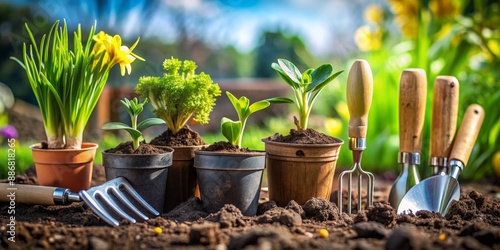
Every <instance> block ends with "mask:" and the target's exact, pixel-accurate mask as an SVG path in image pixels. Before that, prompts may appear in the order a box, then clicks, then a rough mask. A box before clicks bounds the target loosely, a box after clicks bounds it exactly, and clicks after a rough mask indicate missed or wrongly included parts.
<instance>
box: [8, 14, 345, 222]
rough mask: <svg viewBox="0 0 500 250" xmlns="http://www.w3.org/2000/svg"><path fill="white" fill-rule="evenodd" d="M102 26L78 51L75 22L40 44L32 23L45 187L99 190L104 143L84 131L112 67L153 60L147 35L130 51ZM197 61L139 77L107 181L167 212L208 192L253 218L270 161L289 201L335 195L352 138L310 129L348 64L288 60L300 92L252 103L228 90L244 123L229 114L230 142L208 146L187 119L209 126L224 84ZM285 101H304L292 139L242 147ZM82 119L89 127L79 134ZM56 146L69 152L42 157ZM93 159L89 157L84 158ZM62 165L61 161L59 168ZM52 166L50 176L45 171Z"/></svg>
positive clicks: (213, 205)
mask: <svg viewBox="0 0 500 250" xmlns="http://www.w3.org/2000/svg"><path fill="white" fill-rule="evenodd" d="M26 27H27V26H26ZM94 28H95V26H93V27H92V29H91V31H90V33H89V37H88V39H87V41H86V43H85V44H84V43H82V35H81V30H80V28H78V30H77V31H76V32H75V33H74V47H73V50H72V51H71V50H70V49H69V46H68V31H67V27H66V23H64V25H63V27H59V23H58V22H56V23H55V24H54V26H53V27H52V29H51V31H50V32H49V34H48V36H47V37H45V36H44V37H43V38H42V40H41V41H40V45H39V46H38V45H37V43H36V41H35V39H34V37H33V36H32V35H31V32H30V31H29V27H27V29H28V32H29V34H30V38H31V43H32V44H31V45H30V47H29V51H28V50H27V48H26V45H25V46H24V53H23V60H22V61H21V60H17V59H16V60H17V61H18V62H19V64H21V66H23V68H24V69H25V71H26V74H27V76H28V80H29V81H30V84H31V87H32V88H33V91H34V92H35V96H36V98H37V101H38V103H39V106H40V109H41V111H42V115H43V120H44V125H45V129H46V133H47V137H48V138H47V143H46V144H44V143H42V145H40V144H38V145H33V146H32V147H31V148H32V150H33V157H34V162H35V164H36V171H37V176H38V179H39V183H40V185H53V186H61V187H68V188H70V189H72V190H73V191H79V190H82V189H87V188H89V187H90V179H91V173H92V161H93V157H94V155H95V150H96V148H97V145H96V144H90V143H82V142H81V139H82V132H83V128H85V125H86V123H87V121H88V118H89V116H90V113H91V112H92V110H93V108H94V107H95V104H96V103H97V100H98V99H99V96H100V93H101V91H102V88H103V86H104V84H105V82H106V80H107V76H108V74H109V70H110V69H111V68H112V67H113V66H114V65H116V64H119V65H120V68H121V73H122V75H124V74H125V72H126V71H128V72H129V73H130V71H131V66H130V64H131V63H132V62H133V61H134V60H135V59H140V60H144V59H142V58H140V57H139V56H137V55H135V54H133V53H132V50H133V49H134V47H135V46H136V45H137V43H138V41H139V39H138V40H137V42H136V43H135V44H134V45H133V46H132V47H131V48H130V49H129V48H128V47H125V46H122V45H121V39H120V37H119V36H118V35H115V36H113V37H112V36H109V35H107V34H105V33H104V32H100V33H98V34H97V35H96V34H94ZM92 44H94V45H93V47H92ZM196 67H197V66H196V63H195V62H193V61H190V60H185V61H183V62H181V61H180V60H178V59H175V58H171V59H166V60H165V62H164V63H163V68H164V69H165V71H166V73H164V74H163V76H161V77H156V76H145V77H141V78H140V79H139V83H138V84H137V86H136V93H137V94H138V95H139V96H140V98H141V99H142V100H143V101H142V102H140V101H139V100H138V99H137V98H134V99H133V100H128V99H124V100H121V101H122V104H123V106H124V107H125V109H126V110H127V112H128V113H129V115H130V118H131V124H130V125H128V124H125V123H118V122H112V123H108V124H105V125H104V126H103V129H105V130H116V129H123V130H126V131H127V132H128V133H129V134H130V136H131V138H132V140H131V141H128V142H124V143H122V144H120V145H118V146H117V147H116V148H114V149H107V150H104V151H103V152H102V154H103V165H104V167H105V170H106V178H107V179H112V178H115V177H117V176H124V177H126V178H127V179H129V181H130V182H131V184H132V186H134V188H135V189H137V191H138V192H139V194H141V196H143V197H144V198H145V199H146V200H147V201H148V202H149V203H150V204H151V205H152V206H153V207H155V208H157V209H158V210H160V211H165V212H166V211H169V210H171V209H173V208H174V207H175V206H176V205H178V204H179V203H181V202H183V201H185V200H187V199H188V198H189V197H191V196H194V195H195V196H199V197H201V201H202V204H203V207H204V209H205V210H207V212H215V211H217V210H219V209H220V208H221V207H222V206H223V205H224V204H228V203H231V204H234V205H236V206H237V207H238V208H240V210H241V211H242V212H243V214H245V215H253V214H255V213H256V210H257V204H258V199H259V194H260V186H261V181H262V173H263V170H264V168H265V167H267V171H268V184H269V196H270V197H269V198H270V199H271V200H274V201H276V203H277V204H278V205H280V206H285V205H287V203H288V202H289V201H291V200H295V201H297V202H298V203H299V204H303V203H305V202H306V201H307V200H308V199H310V198H311V197H323V198H326V199H329V198H330V192H331V187H332V181H333V175H334V172H335V164H336V160H337V156H338V152H339V150H340V147H341V145H342V144H343V141H342V140H340V139H338V138H334V137H331V136H328V135H325V134H322V133H320V132H317V131H315V130H313V129H310V128H308V127H307V124H308V119H309V114H310V112H311V109H312V106H313V104H314V101H315V100H316V98H317V97H318V95H319V93H320V92H321V90H322V89H323V88H324V87H325V86H326V85H327V84H328V83H330V82H332V80H333V79H335V78H336V77H337V76H338V75H339V74H341V73H342V71H339V72H334V70H333V67H332V65H330V64H324V65H321V66H320V67H318V68H316V69H308V70H306V71H304V72H300V71H299V69H297V67H296V66H295V65H294V64H293V63H292V62H289V61H287V60H285V59H278V61H277V63H273V64H272V68H273V69H275V70H276V72H277V74H278V75H279V76H280V77H281V78H283V80H284V82H285V83H287V84H288V85H289V86H290V87H291V88H292V90H293V93H294V98H293V99H290V98H287V97H275V98H270V99H267V100H261V101H257V102H254V103H252V104H251V103H250V100H249V99H248V98H246V97H244V96H242V97H240V98H237V97H235V96H234V95H233V94H231V93H230V92H226V95H227V97H228V98H229V100H230V102H231V103H232V105H233V107H234V109H235V111H236V113H237V115H238V120H237V121H233V120H231V119H229V118H226V117H224V118H222V120H221V124H220V128H221V133H222V134H223V135H224V137H225V138H226V139H227V141H221V142H216V143H213V144H211V145H207V144H206V143H205V142H204V141H203V139H202V138H201V136H200V135H199V134H198V133H197V132H195V131H193V130H191V129H190V128H189V126H188V125H187V123H188V122H189V121H190V120H191V119H193V120H194V121H196V122H198V123H200V124H206V123H208V122H209V114H210V112H211V111H212V108H213V106H214V105H215V100H216V99H215V98H216V97H217V96H220V94H221V90H220V88H219V86H218V84H216V83H214V82H213V81H212V79H211V78H210V76H209V75H208V74H205V73H200V74H197V73H196V72H195V70H196ZM147 102H150V103H151V105H152V106H153V109H154V113H155V115H156V116H157V118H149V119H146V120H143V121H141V122H139V121H138V117H139V114H140V113H141V112H142V111H143V109H144V105H145V104H146V103H147ZM275 103H289V104H294V106H295V107H296V108H297V112H298V116H299V117H298V118H296V117H294V124H295V126H296V129H291V130H290V134H289V135H286V136H283V135H279V134H277V135H273V136H270V137H267V138H264V139H262V141H263V142H264V143H265V151H255V150H251V149H247V148H242V145H241V139H242V137H243V132H244V129H245V125H246V121H247V119H248V117H249V116H250V115H251V114H253V113H255V112H258V111H260V110H262V109H265V108H267V107H268V106H270V105H271V104H275ZM160 124H166V125H167V130H166V131H165V132H164V133H163V134H161V135H159V136H157V137H156V138H154V139H153V140H151V142H150V143H146V142H145V141H144V140H143V138H142V131H143V130H144V129H146V128H148V127H150V126H153V125H160ZM75 126H76V127H77V128H78V129H80V130H77V131H76V132H75ZM44 145H45V146H44ZM80 145H81V146H80ZM54 152H57V153H69V156H60V155H52V156H49V157H48V158H46V159H44V160H40V159H39V157H41V156H42V155H45V154H52V153H54ZM83 156H85V159H78V158H82V157H83ZM76 159H77V160H78V161H77V162H74V161H73V160H76ZM53 163H58V164H59V165H58V166H56V167H54V166H49V164H53ZM56 169H57V170H56ZM68 169H69V170H68ZM46 170H48V173H47V174H44V171H46ZM70 178H73V179H71V180H70ZM68 180H69V182H66V181H68ZM65 182H66V183H65Z"/></svg>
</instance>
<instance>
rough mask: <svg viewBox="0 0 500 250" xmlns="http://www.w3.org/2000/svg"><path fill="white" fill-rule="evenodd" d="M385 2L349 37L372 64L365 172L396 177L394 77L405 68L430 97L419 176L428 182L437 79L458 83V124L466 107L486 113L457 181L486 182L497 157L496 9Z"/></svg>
mask: <svg viewBox="0 0 500 250" xmlns="http://www.w3.org/2000/svg"><path fill="white" fill-rule="evenodd" d="M387 2H388V3H389V8H390V10H389V9H384V8H383V7H382V6H378V5H371V6H368V7H367V9H366V11H365V20H366V24H365V25H364V26H362V27H360V28H359V29H358V30H357V31H356V34H355V41H356V43H357V45H358V47H359V48H360V50H362V51H364V53H361V54H359V55H358V57H362V58H364V59H366V60H367V61H368V62H370V65H371V66H372V71H373V75H374V98H373V104H372V109H371V113H370V117H369V131H368V136H367V137H368V138H369V139H368V140H369V144H368V147H369V148H367V150H366V151H365V152H366V153H365V154H364V161H363V163H364V164H363V166H364V167H367V169H371V170H375V171H385V170H393V171H399V167H397V164H396V159H397V151H398V150H397V146H398V145H399V143H398V108H397V107H398V88H399V87H398V86H399V77H400V75H401V72H402V70H404V69H405V68H422V69H424V70H425V71H426V72H427V77H428V81H427V82H428V95H427V107H426V118H425V125H424V134H423V140H424V141H423V144H422V145H423V146H422V160H423V164H422V167H421V168H420V171H421V175H422V176H429V175H430V168H429V167H427V166H428V162H427V160H428V154H429V152H428V151H429V145H430V142H429V137H430V124H431V113H432V112H431V110H432V108H431V106H432V94H433V93H432V92H433V85H434V80H435V78H436V76H438V75H451V76H455V77H457V78H458V79H459V82H460V109H459V110H460V111H459V122H460V121H461V117H462V115H463V113H464V112H465V109H466V107H467V106H468V105H470V104H472V103H478V104H480V105H482V106H483V108H484V109H485V113H486V117H485V121H484V123H483V126H482V129H481V132H480V135H479V138H478V141H477V143H476V145H475V147H474V150H473V153H472V155H471V158H470V161H469V164H468V166H467V167H466V169H465V171H464V173H463V174H462V176H461V177H462V178H464V179H472V180H478V179H481V178H484V177H485V176H487V175H490V174H491V173H493V172H492V171H493V168H492V161H491V159H492V155H493V153H494V152H496V151H498V150H499V149H500V141H499V127H500V119H499V118H500V112H499V111H498V107H499V106H500V92H499V91H498V87H499V86H500V74H499V72H498V68H499V66H500V64H499V56H500V29H499V27H500V18H499V17H500V3H498V2H494V1H482V0H474V1H462V2H460V1H453V0H446V1H436V0H430V1H396V0H388V1H387ZM396 25H397V26H396ZM395 26H396V27H398V28H396V29H395ZM398 30H399V31H400V32H398ZM345 122H346V121H345ZM344 124H345V123H344ZM458 125H459V124H458ZM377 164H379V165H378V166H377Z"/></svg>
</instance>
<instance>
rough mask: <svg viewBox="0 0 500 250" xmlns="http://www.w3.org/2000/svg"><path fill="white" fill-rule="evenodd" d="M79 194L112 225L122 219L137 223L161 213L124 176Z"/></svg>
mask: <svg viewBox="0 0 500 250" xmlns="http://www.w3.org/2000/svg"><path fill="white" fill-rule="evenodd" d="M79 195H80V197H81V198H82V200H83V201H85V203H86V204H87V205H88V206H89V207H90V209H92V211H94V213H96V214H97V215H98V216H99V217H100V218H101V219H103V220H104V221H105V222H106V223H108V224H110V225H112V226H119V225H120V221H121V220H122V219H125V220H127V221H129V222H130V223H136V222H137V221H145V220H148V219H149V218H150V217H156V216H158V215H160V213H159V212H158V211H156V210H155V209H154V208H153V207H151V206H150V205H149V204H148V203H147V202H146V201H145V200H144V199H143V198H142V197H141V196H140V195H139V194H138V193H137V192H136V191H135V190H134V188H132V186H131V185H130V183H129V182H128V181H127V180H126V179H125V178H123V177H118V178H115V179H113V180H110V181H107V182H106V183H104V184H102V185H99V186H96V187H93V188H90V189H89V190H82V191H80V193H79Z"/></svg>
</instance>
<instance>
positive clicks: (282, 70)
mask: <svg viewBox="0 0 500 250" xmlns="http://www.w3.org/2000/svg"><path fill="white" fill-rule="evenodd" d="M271 67H272V68H273V69H274V70H276V72H277V73H278V75H279V76H280V77H281V78H283V80H285V82H286V83H287V84H288V85H290V86H291V87H292V89H293V94H294V96H295V100H292V99H290V98H286V97H274V98H270V99H267V101H269V102H270V103H293V104H295V107H296V108H297V111H298V112H299V119H298V120H297V118H296V117H294V123H295V126H297V130H304V129H307V123H308V120H309V114H310V113H311V110H312V107H313V104H314V101H315V100H316V97H318V95H319V93H320V92H321V90H322V89H323V88H324V87H325V86H326V85H327V84H328V83H330V82H331V81H332V80H333V79H335V78H336V77H337V76H338V75H340V74H341V73H342V72H343V70H341V71H338V72H336V73H334V72H333V66H332V65H331V64H323V65H321V66H319V67H318V68H316V69H308V70H306V71H304V73H301V72H300V71H299V69H298V68H297V67H296V66H295V65H294V64H293V63H292V62H290V61H288V60H285V59H278V63H273V64H272V65H271Z"/></svg>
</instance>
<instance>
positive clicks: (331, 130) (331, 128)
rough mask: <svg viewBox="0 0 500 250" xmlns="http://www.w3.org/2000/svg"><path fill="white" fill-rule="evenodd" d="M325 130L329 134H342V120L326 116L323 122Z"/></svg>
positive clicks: (337, 135) (339, 135) (338, 135)
mask: <svg viewBox="0 0 500 250" xmlns="http://www.w3.org/2000/svg"><path fill="white" fill-rule="evenodd" d="M324 125H325V130H326V132H327V133H328V134H329V135H331V136H336V137H341V136H342V121H341V120H340V119H338V118H327V119H325V122H324Z"/></svg>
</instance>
